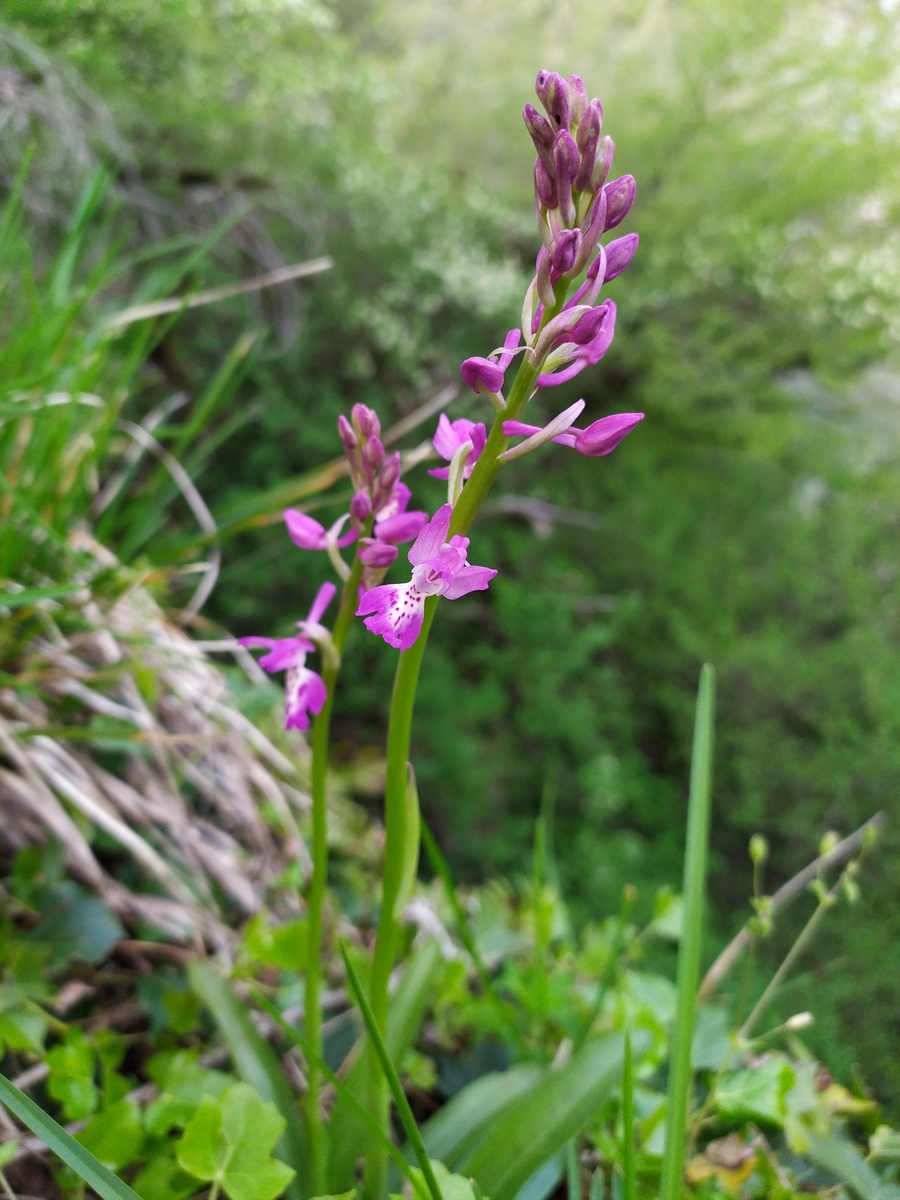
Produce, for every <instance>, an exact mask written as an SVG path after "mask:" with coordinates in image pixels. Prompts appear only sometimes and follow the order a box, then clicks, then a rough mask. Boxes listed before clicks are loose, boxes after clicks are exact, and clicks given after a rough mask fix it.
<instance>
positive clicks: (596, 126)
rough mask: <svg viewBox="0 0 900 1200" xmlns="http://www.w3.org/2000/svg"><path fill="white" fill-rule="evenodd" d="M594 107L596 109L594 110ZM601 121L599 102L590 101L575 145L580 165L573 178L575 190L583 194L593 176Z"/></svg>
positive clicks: (601, 114)
mask: <svg viewBox="0 0 900 1200" xmlns="http://www.w3.org/2000/svg"><path fill="white" fill-rule="evenodd" d="M594 105H596V106H597V107H596V108H595V107H594ZM602 120H603V109H602V107H601V105H600V101H599V100H592V101H591V106H590V108H589V109H588V110H587V112H586V113H585V114H584V118H583V120H582V122H581V124H580V125H579V126H578V138H577V141H576V143H575V144H576V145H577V147H578V152H579V154H580V155H581V164H580V166H579V168H578V174H577V175H576V176H575V190H576V191H577V192H583V191H585V190H587V189H589V188H590V185H591V179H592V177H593V174H594V163H595V161H596V159H597V148H598V146H599V145H600V124H601V122H602Z"/></svg>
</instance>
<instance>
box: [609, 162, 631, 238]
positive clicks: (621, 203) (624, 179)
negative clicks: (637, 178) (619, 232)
mask: <svg viewBox="0 0 900 1200" xmlns="http://www.w3.org/2000/svg"><path fill="white" fill-rule="evenodd" d="M634 189H635V183H634V176H633V175H620V176H619V178H618V179H614V180H613V181H612V183H608V184H607V185H606V187H604V189H603V194H604V196H606V228H607V229H615V227H616V226H617V225H618V224H620V222H622V221H623V220H624V219H625V217H627V216H628V210H629V209H630V208H631V206H632V204H633V203H634Z"/></svg>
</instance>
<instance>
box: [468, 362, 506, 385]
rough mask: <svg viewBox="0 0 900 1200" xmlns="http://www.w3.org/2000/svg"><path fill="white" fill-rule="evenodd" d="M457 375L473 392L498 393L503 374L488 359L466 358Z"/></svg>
mask: <svg viewBox="0 0 900 1200" xmlns="http://www.w3.org/2000/svg"><path fill="white" fill-rule="evenodd" d="M459 373H460V375H462V377H463V379H464V380H465V381H466V383H467V384H468V385H469V387H470V388H471V389H472V391H473V392H499V391H500V389H501V388H502V387H503V376H504V374H505V372H504V371H503V369H502V368H501V367H500V366H498V365H497V363H495V362H491V360H490V359H489V358H467V359H466V361H465V362H464V363H463V364H462V366H461V367H460V368H459Z"/></svg>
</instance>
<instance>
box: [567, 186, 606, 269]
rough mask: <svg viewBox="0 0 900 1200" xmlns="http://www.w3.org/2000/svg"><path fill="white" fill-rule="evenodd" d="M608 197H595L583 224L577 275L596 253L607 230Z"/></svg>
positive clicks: (576, 264)
mask: <svg viewBox="0 0 900 1200" xmlns="http://www.w3.org/2000/svg"><path fill="white" fill-rule="evenodd" d="M606 212H607V205H606V196H605V194H604V193H603V192H600V193H599V195H597V196H595V197H594V202H593V204H592V205H591V207H590V209H589V210H588V213H587V218H586V221H585V222H583V223H582V227H581V228H582V234H583V236H582V239H581V250H580V251H579V254H578V258H577V260H576V262H575V266H574V268H573V269H574V272H575V274H576V275H577V274H578V272H579V271H581V270H582V269H583V267H584V265H585V263H586V262H587V260H588V259H589V258H590V256H591V255H592V254H593V253H594V250H595V249H596V247H597V244H598V243H599V241H600V239H601V237H602V236H603V234H604V232H605V230H606Z"/></svg>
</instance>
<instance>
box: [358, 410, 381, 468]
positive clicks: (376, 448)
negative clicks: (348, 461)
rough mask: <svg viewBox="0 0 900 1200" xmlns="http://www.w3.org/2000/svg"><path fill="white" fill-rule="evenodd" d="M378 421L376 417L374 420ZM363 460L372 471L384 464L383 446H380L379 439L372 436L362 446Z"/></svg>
mask: <svg viewBox="0 0 900 1200" xmlns="http://www.w3.org/2000/svg"><path fill="white" fill-rule="evenodd" d="M375 419H376V420H377V419H378V418H377V417H376V418H375ZM363 458H364V459H365V460H366V462H367V463H368V464H369V466H371V467H372V468H373V469H374V470H376V471H377V470H378V468H379V467H380V466H381V464H382V463H383V462H384V446H382V444H381V438H379V437H375V436H372V437H370V438H369V439H368V440H367V441H366V444H365V445H364V446H363Z"/></svg>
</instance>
